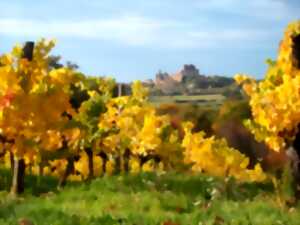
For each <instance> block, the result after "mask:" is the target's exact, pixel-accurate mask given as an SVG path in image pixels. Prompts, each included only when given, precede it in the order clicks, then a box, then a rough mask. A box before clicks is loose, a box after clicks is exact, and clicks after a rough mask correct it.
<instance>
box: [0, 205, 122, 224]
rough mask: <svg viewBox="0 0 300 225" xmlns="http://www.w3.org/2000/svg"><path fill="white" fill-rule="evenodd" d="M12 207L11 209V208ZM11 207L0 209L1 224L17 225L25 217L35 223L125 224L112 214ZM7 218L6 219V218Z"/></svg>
mask: <svg viewBox="0 0 300 225" xmlns="http://www.w3.org/2000/svg"><path fill="white" fill-rule="evenodd" d="M9 209H10V210H9ZM12 210H13V209H11V208H7V209H3V208H2V209H0V218H3V220H1V219H0V225H2V224H3V225H4V224H5V225H15V224H17V223H18V221H20V220H22V219H25V220H27V221H30V222H31V223H32V224H35V225H37V224H38V225H49V224H55V225H82V224H89V225H96V224H97V225H98V224H101V225H111V224H124V223H125V222H126V221H125V219H121V218H113V217H112V216H110V215H102V216H99V217H82V216H78V215H75V214H73V215H70V214H67V213H65V212H63V211H61V210H56V209H54V208H49V209H47V208H42V209H41V208H36V209H34V210H27V211H26V212H20V211H17V212H14V213H12ZM4 218H5V220H4Z"/></svg>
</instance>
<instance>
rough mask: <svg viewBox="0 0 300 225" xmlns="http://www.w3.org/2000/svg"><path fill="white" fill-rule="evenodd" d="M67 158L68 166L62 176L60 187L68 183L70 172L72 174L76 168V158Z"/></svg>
mask: <svg viewBox="0 0 300 225" xmlns="http://www.w3.org/2000/svg"><path fill="white" fill-rule="evenodd" d="M67 160H68V162H67V168H66V170H65V172H64V174H63V175H62V177H61V178H60V179H59V183H58V188H62V187H64V186H65V185H66V183H67V179H68V176H69V175H70V174H72V173H73V172H74V170H75V168H74V158H73V157H68V158H67Z"/></svg>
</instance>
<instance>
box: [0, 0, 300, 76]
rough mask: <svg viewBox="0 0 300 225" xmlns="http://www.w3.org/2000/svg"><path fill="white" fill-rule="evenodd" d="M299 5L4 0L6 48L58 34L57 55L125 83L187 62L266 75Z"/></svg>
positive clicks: (0, 48) (1, 21) (258, 0)
mask: <svg viewBox="0 0 300 225" xmlns="http://www.w3.org/2000/svg"><path fill="white" fill-rule="evenodd" d="M299 11H300V1H299V0H251V1H250V0H249V1H246V0H51V1H48V0H43V1H38V0H26V1H24V0H14V1H9V0H0V53H4V52H7V51H9V50H10V49H11V48H12V46H13V45H15V44H16V43H23V42H25V41H29V40H30V41H36V40H38V39H40V38H46V39H53V38H54V39H56V40H57V45H56V47H55V49H54V50H53V53H52V54H54V55H61V56H62V57H63V60H64V61H66V60H69V61H72V62H75V63H76V64H78V65H79V66H80V70H81V71H82V72H84V73H86V74H88V75H96V76H113V77H115V78H116V79H117V80H118V81H122V82H128V81H132V80H137V79H139V80H145V79H149V78H154V77H155V74H156V73H157V72H158V71H159V70H161V71H164V72H169V73H175V72H177V71H179V70H180V69H181V68H182V67H183V65H184V64H194V65H196V66H197V67H198V69H199V70H200V73H201V74H206V75H216V74H218V75H224V76H233V75H235V74H236V73H246V74H249V75H252V76H254V77H256V78H262V77H263V76H264V73H265V70H266V64H265V60H266V59H267V58H273V59H274V58H276V52H277V48H278V44H279V42H280V39H281V38H282V36H283V31H284V29H285V27H286V26H287V24H288V23H289V22H291V21H295V20H297V19H300V15H299Z"/></svg>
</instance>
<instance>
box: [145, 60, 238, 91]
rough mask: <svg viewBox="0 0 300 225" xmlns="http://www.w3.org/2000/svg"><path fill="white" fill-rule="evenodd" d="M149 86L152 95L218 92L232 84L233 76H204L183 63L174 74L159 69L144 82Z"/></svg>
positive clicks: (192, 66)
mask: <svg viewBox="0 0 300 225" xmlns="http://www.w3.org/2000/svg"><path fill="white" fill-rule="evenodd" d="M144 83H145V84H146V85H147V86H149V87H150V88H151V93H152V94H153V95H181V94H183V95H195V94H203V93H206V94H210V93H220V92H222V91H223V88H226V87H229V86H232V85H233V84H234V80H233V78H229V77H224V76H216V75H215V76H206V75H203V74H201V73H200V71H199V70H198V69H197V68H196V67H195V66H194V65H192V64H190V65H188V64H186V65H184V66H183V68H182V69H181V70H180V71H179V72H176V73H174V74H169V73H166V72H162V71H159V72H158V73H157V74H156V76H155V79H154V80H151V79H150V80H147V81H145V82H144Z"/></svg>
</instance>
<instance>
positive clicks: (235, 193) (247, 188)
mask: <svg viewBox="0 0 300 225" xmlns="http://www.w3.org/2000/svg"><path fill="white" fill-rule="evenodd" d="M91 186H94V187H95V188H98V189H101V188H106V189H109V190H110V191H113V192H125V193H126V192H127V193H130V192H143V191H151V190H152V191H158V192H164V191H170V192H173V193H175V194H183V195H185V196H187V197H190V198H195V197H197V196H199V195H201V196H203V197H204V198H205V199H207V200H210V199H211V198H212V195H213V191H214V189H216V190H218V191H220V192H221V195H222V197H225V198H227V199H231V200H244V199H253V198H254V197H256V196H257V195H259V194H261V193H271V192H273V191H274V190H273V185H272V184H271V183H266V184H262V183H243V184H242V183H238V182H236V181H234V180H233V179H232V180H229V181H228V182H227V183H225V181H224V180H223V179H218V178H212V177H209V176H206V175H203V174H200V175H190V174H175V173H167V174H164V175H160V176H159V175H157V174H155V173H140V174H135V175H132V174H131V175H123V176H121V177H120V176H113V177H107V178H104V179H101V178H100V179H99V178H98V179H96V180H95V181H93V182H92V184H91Z"/></svg>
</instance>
